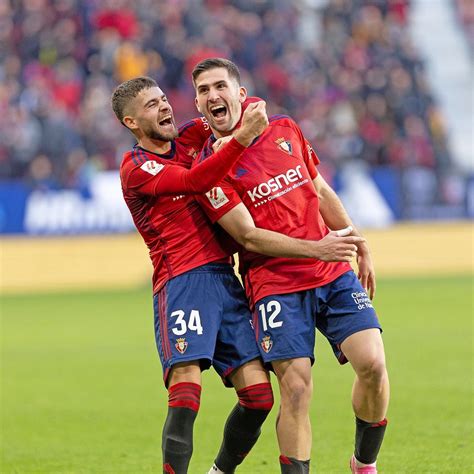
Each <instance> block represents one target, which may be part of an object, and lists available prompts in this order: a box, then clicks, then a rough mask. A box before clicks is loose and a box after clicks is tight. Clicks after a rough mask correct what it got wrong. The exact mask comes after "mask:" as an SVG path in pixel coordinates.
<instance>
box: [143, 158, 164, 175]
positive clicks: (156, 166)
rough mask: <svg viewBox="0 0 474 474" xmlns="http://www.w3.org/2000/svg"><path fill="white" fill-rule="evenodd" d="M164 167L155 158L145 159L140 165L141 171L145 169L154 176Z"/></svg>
mask: <svg viewBox="0 0 474 474" xmlns="http://www.w3.org/2000/svg"><path fill="white" fill-rule="evenodd" d="M164 167H165V165H162V164H160V163H157V162H156V161H155V160H151V161H145V163H143V165H141V166H140V168H141V169H142V170H143V171H146V172H147V173H150V174H152V175H153V176H156V175H157V174H158V173H159V172H160V171H161V170H162V169H163V168H164Z"/></svg>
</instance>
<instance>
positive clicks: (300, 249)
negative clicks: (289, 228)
mask: <svg viewBox="0 0 474 474" xmlns="http://www.w3.org/2000/svg"><path fill="white" fill-rule="evenodd" d="M237 240H238V241H239V243H240V244H241V245H242V246H243V247H244V248H245V249H246V250H248V251H249V252H256V253H261V254H263V255H268V256H270V257H286V258H318V257H319V243H318V242H316V241H311V240H302V239H294V238H292V237H289V236H287V235H284V234H279V233H278V232H273V231H271V230H266V229H259V228H253V229H251V230H249V231H248V232H246V233H245V234H244V235H243V236H240V237H239V238H238V239H237Z"/></svg>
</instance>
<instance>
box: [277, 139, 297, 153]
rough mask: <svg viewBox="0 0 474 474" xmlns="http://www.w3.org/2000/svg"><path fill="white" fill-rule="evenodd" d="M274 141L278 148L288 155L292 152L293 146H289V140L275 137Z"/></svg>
mask: <svg viewBox="0 0 474 474" xmlns="http://www.w3.org/2000/svg"><path fill="white" fill-rule="evenodd" d="M275 143H276V144H277V145H278V148H279V149H280V150H281V151H284V152H285V153H288V154H289V155H292V154H293V147H292V146H291V142H290V140H285V139H284V138H283V137H280V138H277V139H276V140H275Z"/></svg>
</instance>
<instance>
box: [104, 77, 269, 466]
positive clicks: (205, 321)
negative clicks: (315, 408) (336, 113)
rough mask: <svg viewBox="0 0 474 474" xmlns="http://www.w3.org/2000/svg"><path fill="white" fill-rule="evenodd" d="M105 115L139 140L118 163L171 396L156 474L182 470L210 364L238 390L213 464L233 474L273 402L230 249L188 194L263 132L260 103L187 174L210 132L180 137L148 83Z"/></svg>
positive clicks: (197, 128)
mask: <svg viewBox="0 0 474 474" xmlns="http://www.w3.org/2000/svg"><path fill="white" fill-rule="evenodd" d="M112 107H113V110H114V112H115V114H116V116H117V118H118V119H119V121H120V122H121V123H122V124H123V125H124V126H126V127H127V128H128V129H129V130H130V131H131V132H132V133H133V135H134V136H135V138H136V140H137V144H136V145H135V146H134V147H133V149H132V150H131V151H129V152H127V153H125V155H124V158H123V162H122V165H121V168H120V177H121V182H122V189H123V194H124V198H125V201H126V203H127V206H128V207H129V209H130V212H131V214H132V217H133V220H134V222H135V225H136V227H137V229H138V231H139V232H140V234H141V235H142V237H143V239H144V241H145V243H146V245H147V246H148V248H149V251H150V257H151V260H152V263H153V267H154V273H153V294H154V310H155V336H156V343H157V348H158V352H159V355H160V359H161V363H162V366H163V374H164V382H165V385H166V387H167V388H168V393H169V396H168V400H169V401H168V414H167V418H166V422H165V424H164V427H163V435H162V451H163V472H164V473H168V474H170V473H173V474H184V473H186V472H187V470H188V465H189V462H190V459H191V455H192V450H193V424H194V420H195V418H196V415H197V412H198V410H199V405H200V395H201V370H204V369H206V368H209V366H210V365H211V364H212V365H213V366H214V368H215V369H216V371H217V372H218V373H219V374H220V375H221V377H222V379H223V380H224V383H225V384H226V385H227V386H233V387H234V388H235V390H236V391H237V396H238V403H237V405H236V406H235V408H234V409H233V410H232V412H231V413H230V415H229V417H228V419H227V422H226V426H225V430H224V440H223V443H222V446H221V449H220V451H219V454H218V456H217V460H216V462H217V463H218V465H219V466H220V467H222V469H223V470H225V472H234V469H235V467H236V466H237V465H239V464H240V463H241V462H242V461H243V459H244V457H245V455H246V454H247V453H248V452H249V451H250V449H251V448H252V446H253V445H254V444H255V442H256V441H257V438H258V436H259V434H260V427H261V425H262V423H263V421H264V420H265V418H266V416H267V414H268V413H269V411H270V409H271V407H272V404H273V393H272V390H271V385H270V383H269V382H270V380H269V376H268V373H267V372H266V371H265V370H264V368H263V365H262V363H261V359H260V356H259V351H258V348H257V346H256V344H255V340H254V339H253V333H252V329H251V325H250V323H251V314H250V311H249V309H248V304H247V300H246V298H245V294H244V292H243V288H242V286H241V285H240V283H239V281H238V280H237V278H236V276H235V274H234V272H233V268H232V266H231V264H230V257H229V256H230V255H231V254H232V253H233V249H231V248H226V246H225V242H222V241H221V240H219V237H218V235H217V232H216V230H218V227H216V228H215V227H214V226H213V225H211V224H210V222H209V220H208V218H207V217H206V216H205V214H204V213H203V211H202V210H201V208H200V206H199V205H198V204H197V203H196V201H195V200H194V198H193V194H196V193H203V192H206V191H208V190H209V189H211V188H212V186H213V185H214V184H216V183H217V182H218V180H219V179H221V178H222V177H224V175H225V174H226V173H227V171H228V170H229V169H230V167H231V166H232V164H234V163H235V162H236V160H237V159H239V157H240V156H241V155H242V152H243V151H244V150H245V149H246V147H247V146H249V145H250V143H251V142H252V141H253V139H254V138H255V137H256V136H258V135H259V134H261V133H262V132H263V130H264V129H265V127H266V126H267V125H268V117H267V115H266V111H265V103H264V102H262V101H260V102H257V103H254V104H250V105H249V106H248V108H247V110H246V112H245V113H244V115H243V119H242V125H241V127H240V128H239V131H238V132H236V134H235V136H234V138H233V139H232V140H231V141H230V142H229V143H227V144H225V145H224V146H223V147H222V149H221V150H219V151H218V152H217V153H216V154H215V156H213V157H212V159H210V160H208V161H207V162H206V163H203V164H202V165H201V166H197V167H195V168H194V169H192V170H190V169H188V168H189V167H190V164H191V160H192V156H193V155H194V154H195V152H196V151H197V150H199V149H200V148H201V145H202V143H203V140H204V139H205V138H206V137H207V136H208V135H209V133H210V132H209V130H207V131H206V127H207V125H206V123H205V121H203V120H202V119H196V120H193V121H191V122H189V123H188V124H186V125H185V126H184V127H183V128H182V130H181V132H182V133H181V135H180V136H178V130H177V128H176V125H175V121H174V117H173V111H172V108H171V105H170V104H169V102H168V101H167V99H166V96H165V94H164V93H163V92H162V91H161V89H160V88H159V87H158V85H157V83H156V82H155V81H154V80H153V79H150V78H147V77H139V78H135V79H132V80H130V81H127V82H124V83H122V84H120V85H119V86H118V87H117V88H116V89H115V91H114V93H113V96H112ZM239 118H240V116H239ZM208 128H209V127H207V129H208Z"/></svg>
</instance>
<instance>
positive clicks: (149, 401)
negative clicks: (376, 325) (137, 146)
mask: <svg viewBox="0 0 474 474" xmlns="http://www.w3.org/2000/svg"><path fill="white" fill-rule="evenodd" d="M473 24H474V8H473V4H472V3H471V2H470V1H469V0H464V1H461V0H452V1H451V0H411V1H410V0H394V1H382V0H378V1H375V0H367V1H366V0H364V1H362V0H353V1H349V0H330V1H328V0H300V1H291V2H288V1H283V0H281V1H278V0H273V1H272V0H256V1H246V0H240V1H233V2H225V1H220V0H208V1H205V0H188V1H185V0H181V1H180V0H176V1H151V0H139V1H136V2H133V3H132V2H126V1H124V0H119V1H117V0H115V1H104V2H98V1H94V0H89V1H87V0H84V1H75V0H57V1H52V0H23V1H14V0H11V1H3V2H1V4H0V58H1V62H0V77H1V82H0V107H1V112H2V113H1V114H0V233H1V234H2V236H1V237H0V245H1V255H0V259H1V260H0V264H1V274H0V276H1V290H2V303H1V313H2V314H1V316H2V326H1V330H2V357H1V370H2V380H1V435H2V438H1V444H2V460H1V465H0V470H1V471H2V472H12V473H13V472H19V473H21V472H70V473H72V472H74V473H76V472H77V473H79V472H130V473H135V472H136V473H138V472H153V471H156V470H157V466H158V465H159V459H160V453H159V445H160V439H159V434H160V433H159V432H160V429H161V423H162V420H163V415H164V412H165V407H166V392H165V391H164V389H163V388H162V386H161V381H160V367H159V363H158V359H157V357H156V356H155V349H154V341H153V335H152V323H151V311H152V308H151V295H150V293H151V290H150V285H149V279H150V275H151V271H150V265H149V262H148V257H147V254H146V250H145V248H144V246H143V244H142V242H141V241H140V239H139V238H138V237H137V236H136V235H135V234H134V233H133V226H132V224H131V220H130V218H129V217H128V211H127V210H126V208H125V206H124V205H123V203H122V201H121V196H120V188H119V183H118V177H117V167H118V165H119V163H120V159H121V154H122V152H123V151H124V150H126V149H127V148H128V147H129V146H130V145H131V144H132V140H131V136H129V134H128V133H127V131H126V130H125V129H123V128H122V127H121V126H120V125H119V124H118V123H117V122H116V119H115V117H114V116H113V114H112V112H111V110H110V105H109V100H110V94H111V91H112V90H113V88H114V86H115V85H116V84H118V83H119V82H121V81H123V80H126V79H128V78H129V77H133V76H135V75H139V74H148V75H151V76H153V77H155V78H156V79H157V80H158V82H159V83H160V85H161V86H162V88H163V89H164V90H165V91H166V93H167V94H168V96H169V97H170V101H171V103H172V105H173V107H174V110H175V115H176V116H177V119H178V121H180V122H181V121H184V120H186V119H188V118H191V117H193V116H195V114H196V112H195V110H194V107H193V90H192V87H191V84H190V80H189V77H190V70H191V69H192V67H193V65H194V64H195V63H196V62H197V61H199V60H200V59H203V58H205V57H208V56H224V57H229V58H231V59H233V60H235V61H236V62H237V64H238V65H239V66H240V67H241V71H242V75H243V82H244V84H245V85H246V86H247V88H248V90H249V93H251V94H255V95H259V96H262V97H264V98H265V99H267V102H268V108H269V110H270V112H271V113H288V114H289V115H291V116H292V117H294V118H295V119H296V120H297V121H298V123H299V124H300V125H301V127H302V128H303V130H304V132H305V134H306V135H307V136H308V138H309V139H310V140H311V141H312V143H313V145H314V147H315V149H316V150H317V152H318V154H319V155H320V157H321V159H322V162H323V163H322V172H323V174H324V176H325V177H326V178H327V179H328V180H329V181H330V182H331V183H332V185H333V186H334V187H335V188H336V189H337V190H338V192H339V193H340V195H341V197H342V199H343V200H344V203H345V205H346V207H347V208H348V209H349V211H350V213H351V215H352V217H353V218H354V220H355V221H356V222H357V224H358V225H360V226H361V227H362V228H363V229H364V230H365V232H364V233H365V234H366V235H367V237H368V238H369V241H370V243H371V247H372V249H373V253H374V256H375V263H376V268H377V271H378V276H379V282H378V287H379V290H378V295H377V298H376V306H377V308H378V311H379V313H380V314H381V316H382V320H383V324H384V327H385V330H386V334H385V341H386V344H387V353H388V363H389V368H390V369H391V374H392V388H393V397H392V406H391V410H390V413H389V418H390V419H391V425H390V427H389V431H388V437H387V442H386V444H385V446H384V450H383V453H382V456H381V460H380V467H381V468H383V471H382V472H387V473H388V472H393V473H395V472H397V473H401V472H407V473H415V472H416V473H418V472H433V473H434V472H469V471H472V468H473V464H472V462H473V460H472V454H471V453H470V449H469V446H470V445H471V446H472V441H473V436H472V421H473V420H472V380H470V376H472V310H473V299H472V290H473V287H472V275H473V226H472V220H471V219H472V217H473V215H474V204H473V196H474V178H473V159H472V152H473V146H472V136H473V135H472V131H473V130H472V51H473V44H474V27H473ZM433 32H436V34H433ZM318 344H319V346H318V362H317V364H316V366H315V368H314V376H315V397H314V403H313V412H312V418H313V425H314V437H315V439H314V449H313V451H314V462H315V465H316V466H317V467H318V472H322V473H332V472H335V473H336V472H345V468H346V460H347V459H346V458H348V456H349V453H350V445H351V442H352V423H351V414H350V406H349V398H348V397H349V392H350V385H351V379H352V376H351V373H350V371H349V370H347V369H338V368H337V365H336V364H335V362H334V361H333V360H332V359H331V355H330V353H329V349H328V347H327V345H326V344H325V343H324V342H323V341H322V340H321V339H320V340H319V343H318ZM216 379H217V377H216V376H215V375H214V374H212V373H209V374H206V376H205V380H204V383H205V386H204V395H203V405H202V410H201V415H200V417H199V419H198V422H197V426H196V437H195V438H196V440H195V456H194V458H193V461H192V462H193V464H192V465H191V466H192V469H191V472H192V473H194V472H204V471H205V470H206V468H208V465H209V464H210V462H211V461H212V456H213V455H214V451H215V449H216V447H217V445H218V443H219V439H220V432H221V427H222V423H223V421H224V418H225V416H226V413H227V412H228V410H229V409H230V407H231V406H232V404H233V398H232V393H230V391H225V390H224V389H223V388H222V387H221V386H220V385H219V382H218V381H217V380H216ZM275 414H276V410H274V412H273V414H272V416H273V418H272V420H270V421H269V422H268V423H267V424H266V426H265V429H264V433H263V435H262V438H261V440H260V441H259V444H258V445H257V447H256V448H255V450H254V451H253V452H252V454H251V455H250V456H249V458H248V459H247V460H246V461H245V464H244V465H243V467H242V469H241V472H243V473H260V472H261V473H264V472H265V473H273V472H277V470H278V468H277V467H276V466H277V463H276V458H277V454H278V450H277V444H276V440H275V435H274V433H273V431H274V430H273V426H272V423H273V422H274V418H275Z"/></svg>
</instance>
